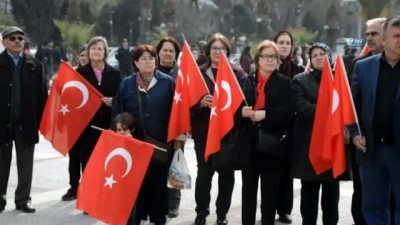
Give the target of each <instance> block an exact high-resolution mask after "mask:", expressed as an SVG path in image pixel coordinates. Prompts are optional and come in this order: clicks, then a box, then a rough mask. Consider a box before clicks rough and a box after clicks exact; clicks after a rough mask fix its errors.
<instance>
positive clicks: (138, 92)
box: [133, 77, 146, 134]
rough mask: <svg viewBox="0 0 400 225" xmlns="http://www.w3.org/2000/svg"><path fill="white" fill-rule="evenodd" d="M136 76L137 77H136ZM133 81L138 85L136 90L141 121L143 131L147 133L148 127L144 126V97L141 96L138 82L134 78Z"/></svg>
mask: <svg viewBox="0 0 400 225" xmlns="http://www.w3.org/2000/svg"><path fill="white" fill-rule="evenodd" d="M134 78H136V77H134ZM133 82H134V85H135V87H136V92H137V96H138V104H139V115H140V123H141V125H142V129H143V132H144V133H145V134H146V129H145V128H144V122H143V110H142V97H141V96H140V91H139V87H138V86H137V84H135V81H134V80H133Z"/></svg>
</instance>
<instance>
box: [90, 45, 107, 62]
mask: <svg viewBox="0 0 400 225" xmlns="http://www.w3.org/2000/svg"><path fill="white" fill-rule="evenodd" d="M104 56H105V47H104V43H103V42H101V41H99V42H97V43H96V44H94V45H92V46H90V48H89V59H90V61H105V59H104Z"/></svg>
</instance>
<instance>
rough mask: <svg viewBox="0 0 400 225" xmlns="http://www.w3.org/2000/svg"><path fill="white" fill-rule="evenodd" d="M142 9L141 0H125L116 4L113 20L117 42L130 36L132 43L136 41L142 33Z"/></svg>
mask: <svg viewBox="0 0 400 225" xmlns="http://www.w3.org/2000/svg"><path fill="white" fill-rule="evenodd" d="M140 9H141V8H140V0H123V1H122V2H121V3H120V4H119V5H117V6H116V8H115V14H114V22H113V26H114V35H115V37H117V38H116V40H115V43H120V42H121V41H122V38H128V40H129V41H131V42H132V43H131V44H133V43H136V41H137V40H138V38H139V34H140V21H139V20H138V18H139V16H140ZM107 18H109V16H108V17H107ZM131 29H132V35H131V33H130V31H131Z"/></svg>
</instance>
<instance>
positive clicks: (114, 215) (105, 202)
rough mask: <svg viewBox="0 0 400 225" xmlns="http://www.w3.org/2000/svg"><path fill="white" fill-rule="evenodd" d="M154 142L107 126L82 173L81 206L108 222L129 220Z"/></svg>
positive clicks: (124, 222)
mask: <svg viewBox="0 0 400 225" xmlns="http://www.w3.org/2000/svg"><path fill="white" fill-rule="evenodd" d="M153 151H154V145H151V144H148V143H146V142H142V141H139V140H136V139H134V138H131V137H128V136H122V135H120V134H117V133H114V132H112V131H109V130H104V131H103V132H102V134H101V136H100V138H99V141H98V142H97V144H96V147H95V148H94V151H93V154H92V156H91V157H90V159H89V162H88V164H87V166H86V168H85V171H84V173H83V175H82V180H81V183H80V185H79V188H78V200H77V208H78V209H81V210H83V211H85V212H87V213H88V214H89V215H91V216H93V217H94V218H97V219H99V220H102V221H104V222H105V223H107V224H115V225H119V224H121V225H122V224H124V225H125V224H127V221H128V219H129V216H130V214H131V212H132V208H133V206H134V204H135V201H136V197H137V195H138V192H139V190H140V186H141V184H142V181H143V178H144V176H145V174H146V171H147V167H148V165H149V162H150V159H151V156H152V154H153Z"/></svg>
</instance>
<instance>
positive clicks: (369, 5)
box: [358, 0, 391, 19]
mask: <svg viewBox="0 0 400 225" xmlns="http://www.w3.org/2000/svg"><path fill="white" fill-rule="evenodd" d="M358 2H359V3H360V5H361V7H362V15H363V17H364V18H365V19H371V18H374V17H379V16H381V14H382V12H383V11H384V9H385V7H386V6H387V5H388V4H389V3H390V2H391V0H358Z"/></svg>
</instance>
